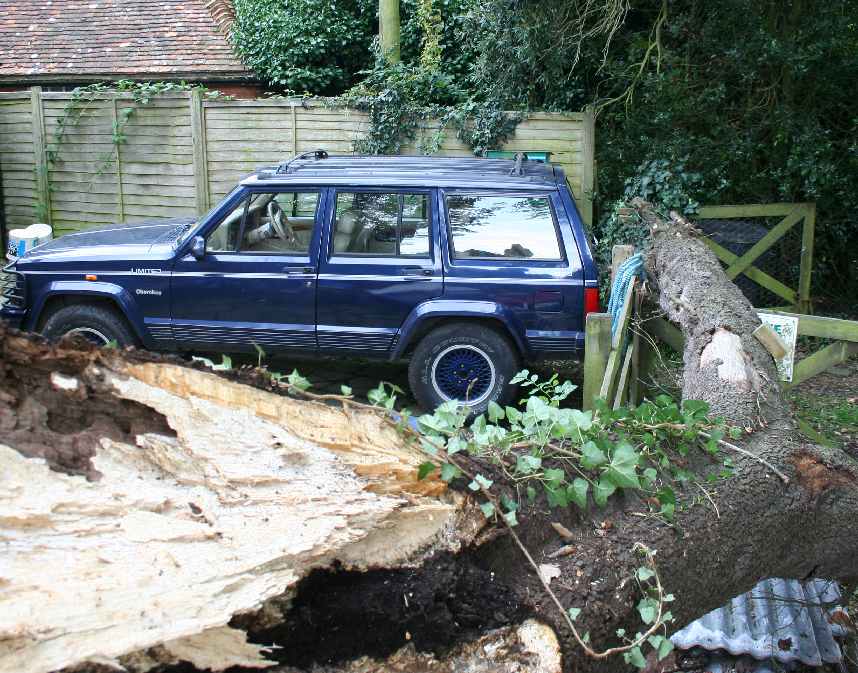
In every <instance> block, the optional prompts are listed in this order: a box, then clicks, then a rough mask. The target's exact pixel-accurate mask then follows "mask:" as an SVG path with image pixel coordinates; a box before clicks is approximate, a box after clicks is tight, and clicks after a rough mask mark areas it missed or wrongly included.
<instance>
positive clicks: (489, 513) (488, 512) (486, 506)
mask: <svg viewBox="0 0 858 673" xmlns="http://www.w3.org/2000/svg"><path fill="white" fill-rule="evenodd" d="M480 509H481V510H483V516H484V517H486V518H487V519H491V518H492V517H493V516H494V513H495V506H494V505H493V504H492V503H490V502H484V503H483V504H482V505H480Z"/></svg>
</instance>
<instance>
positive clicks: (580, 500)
mask: <svg viewBox="0 0 858 673" xmlns="http://www.w3.org/2000/svg"><path fill="white" fill-rule="evenodd" d="M589 490H590V484H589V483H587V482H586V481H584V480H583V479H581V477H576V478H575V480H574V481H573V482H572V483H571V484H570V485H569V487H568V488H567V489H566V497H567V498H569V500H571V501H572V502H574V503H575V504H576V505H578V507H580V508H581V509H587V491H589Z"/></svg>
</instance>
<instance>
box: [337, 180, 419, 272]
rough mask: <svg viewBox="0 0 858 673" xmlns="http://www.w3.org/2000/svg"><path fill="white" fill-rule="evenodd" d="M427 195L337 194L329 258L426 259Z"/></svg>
mask: <svg viewBox="0 0 858 673" xmlns="http://www.w3.org/2000/svg"><path fill="white" fill-rule="evenodd" d="M429 231H430V230H429V195H428V194H401V193H379V192H337V207H336V214H335V221H334V235H333V254H335V255H373V256H377V257H429V251H430V242H431V237H430V233H429Z"/></svg>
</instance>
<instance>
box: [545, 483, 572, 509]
mask: <svg viewBox="0 0 858 673" xmlns="http://www.w3.org/2000/svg"><path fill="white" fill-rule="evenodd" d="M545 496H546V498H548V506H549V507H566V506H567V505H568V504H569V501H568V500H567V497H566V489H565V488H551V487H550V486H548V485H547V484H546V485H545Z"/></svg>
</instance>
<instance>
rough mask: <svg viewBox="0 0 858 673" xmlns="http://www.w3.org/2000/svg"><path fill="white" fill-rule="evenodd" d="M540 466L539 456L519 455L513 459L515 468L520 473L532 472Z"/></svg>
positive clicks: (540, 459)
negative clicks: (516, 458)
mask: <svg viewBox="0 0 858 673" xmlns="http://www.w3.org/2000/svg"><path fill="white" fill-rule="evenodd" d="M540 467H542V458H540V457H539V456H530V455H524V456H519V457H518V460H516V461H515V469H516V471H518V472H520V473H521V474H532V473H533V472H536V471H537V470H538V469H539V468H540Z"/></svg>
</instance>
